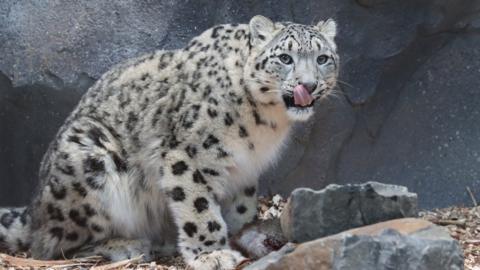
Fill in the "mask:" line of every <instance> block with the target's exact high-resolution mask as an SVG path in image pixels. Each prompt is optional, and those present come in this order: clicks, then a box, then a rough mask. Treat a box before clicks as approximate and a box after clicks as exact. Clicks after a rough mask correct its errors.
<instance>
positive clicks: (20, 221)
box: [0, 207, 31, 252]
mask: <svg viewBox="0 0 480 270" xmlns="http://www.w3.org/2000/svg"><path fill="white" fill-rule="evenodd" d="M30 226H31V218H30V215H29V211H28V210H27V207H7V208H0V251H2V252H19V251H27V250H28V249H29V246H30Z"/></svg>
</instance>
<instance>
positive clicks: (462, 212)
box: [0, 196, 480, 270]
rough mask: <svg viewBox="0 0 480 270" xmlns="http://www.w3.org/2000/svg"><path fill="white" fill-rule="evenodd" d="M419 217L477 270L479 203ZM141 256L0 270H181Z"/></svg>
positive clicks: (12, 261) (22, 258)
mask: <svg viewBox="0 0 480 270" xmlns="http://www.w3.org/2000/svg"><path fill="white" fill-rule="evenodd" d="M259 202H260V203H259V214H258V217H259V218H260V219H269V218H274V217H278V216H279V215H280V213H281V211H282V209H283V206H284V203H285V200H284V199H283V198H281V197H280V196H275V197H273V198H260V199H259ZM420 216H421V218H424V219H426V220H428V221H431V222H433V223H435V224H438V225H441V226H444V227H446V228H447V229H448V231H449V232H450V235H451V236H452V237H453V238H455V239H457V240H458V241H459V243H460V245H461V246H462V247H463V250H464V256H465V257H464V258H465V270H480V206H478V207H470V208H469V207H450V208H444V209H436V210H433V211H421V212H420ZM140 259H141V258H133V259H130V260H125V261H120V262H116V263H110V262H106V261H104V260H102V259H101V258H99V257H90V258H81V259H73V260H56V261H39V260H33V259H30V258H28V255H27V254H1V253H0V269H9V270H10V269H62V270H74V269H75V270H76V269H86V268H90V269H94V270H112V269H145V270H146V269H151V270H184V269H186V266H185V264H184V263H183V261H182V258H181V257H179V256H178V257H170V258H160V259H159V260H157V261H155V262H150V263H139V261H140Z"/></svg>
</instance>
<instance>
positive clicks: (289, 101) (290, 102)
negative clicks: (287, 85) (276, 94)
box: [282, 95, 315, 109]
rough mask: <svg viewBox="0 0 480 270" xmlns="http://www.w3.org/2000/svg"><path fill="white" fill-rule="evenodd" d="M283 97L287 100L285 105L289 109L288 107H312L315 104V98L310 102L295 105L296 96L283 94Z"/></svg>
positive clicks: (284, 100)
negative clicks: (303, 104)
mask: <svg viewBox="0 0 480 270" xmlns="http://www.w3.org/2000/svg"><path fill="white" fill-rule="evenodd" d="M282 98H283V102H285V106H287V109H288V108H298V109H303V108H310V107H312V106H313V104H315V99H314V100H312V102H311V103H310V104H308V105H305V106H301V105H295V98H294V97H293V96H290V95H283V96H282Z"/></svg>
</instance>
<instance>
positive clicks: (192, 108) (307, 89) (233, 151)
mask: <svg viewBox="0 0 480 270" xmlns="http://www.w3.org/2000/svg"><path fill="white" fill-rule="evenodd" d="M336 33H337V26H336V23H335V21H334V20H332V19H328V20H326V21H320V22H318V23H316V24H314V25H304V24H297V23H293V22H273V21H272V20H270V19H268V18H266V17H263V16H260V15H257V16H254V17H253V18H251V20H250V21H249V22H248V23H246V24H222V25H216V26H214V27H212V28H210V29H208V30H206V31H204V32H203V33H201V34H200V35H199V36H197V37H194V38H193V39H191V40H190V41H189V42H188V44H187V45H186V46H185V47H183V48H180V49H176V50H159V51H155V52H153V53H149V54H146V55H144V56H141V57H138V58H135V59H132V60H128V61H126V62H125V63H122V64H119V65H117V66H115V67H113V68H112V69H111V70H110V71H108V72H106V73H105V74H104V75H102V76H101V77H100V79H99V80H98V81H97V82H96V83H95V84H94V85H93V86H92V87H90V89H89V90H88V91H87V92H86V93H85V94H84V96H83V97H82V98H81V100H80V101H79V103H78V105H77V106H76V108H75V109H74V110H73V112H72V113H71V114H70V115H69V116H68V118H67V119H66V121H65V123H64V125H63V126H62V127H61V128H60V130H59V131H58V133H57V135H56V137H55V139H54V140H53V141H52V143H51V144H50V145H49V148H48V150H47V152H46V154H45V155H44V157H43V160H42V162H41V166H40V171H39V185H38V191H37V192H36V194H35V195H34V197H33V199H32V201H31V202H30V204H29V205H28V206H26V207H20V208H1V209H0V249H3V250H6V251H10V252H15V251H21V250H26V251H29V252H30V253H31V255H32V256H33V257H34V258H37V259H54V258H58V257H62V256H80V255H86V254H99V255H102V256H105V257H107V258H109V259H111V260H121V259H125V258H131V257H134V256H138V255H142V254H143V256H144V258H148V257H149V256H150V255H149V254H151V252H152V250H154V249H155V248H156V247H157V248H158V247H160V248H161V247H167V246H169V245H171V246H173V247H174V250H176V251H177V252H178V253H180V254H181V256H182V257H183V259H184V260H185V262H186V263H187V264H188V265H189V266H190V267H191V268H193V269H233V268H235V267H236V265H238V264H239V263H241V262H242V261H243V260H245V257H244V256H243V255H242V254H241V253H240V252H238V251H235V250H233V249H232V248H231V247H230V244H229V236H232V235H234V234H235V233H236V232H238V231H239V230H240V229H241V228H242V227H243V226H244V225H245V224H247V223H249V222H252V221H253V220H254V219H255V217H256V201H257V199H256V194H257V192H258V178H259V176H260V174H261V173H262V172H264V171H265V170H266V169H267V168H268V167H269V166H270V165H271V164H272V163H274V162H276V161H277V160H278V158H279V156H280V152H281V150H282V148H284V147H283V146H284V145H285V142H286V140H287V138H288V136H289V134H290V133H291V130H292V126H293V125H294V123H296V122H302V121H307V120H308V119H311V117H312V115H313V114H314V107H313V105H314V104H315V102H316V101H318V100H321V99H323V98H325V97H328V95H329V93H331V92H332V91H334V88H335V86H336V82H337V77H338V72H339V55H338V54H337V46H336V43H335V40H334V39H335V36H336Z"/></svg>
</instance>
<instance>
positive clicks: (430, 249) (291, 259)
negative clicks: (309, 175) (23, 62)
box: [246, 218, 463, 270]
mask: <svg viewBox="0 0 480 270" xmlns="http://www.w3.org/2000/svg"><path fill="white" fill-rule="evenodd" d="M285 251H287V252H283V250H280V252H277V253H272V254H271V255H269V256H266V257H264V258H263V259H262V260H259V261H258V262H254V263H253V264H251V265H249V266H248V267H247V268H246V269H257V270H263V269H268V270H277V269H290V270H295V269H299V270H300V269H303V270H309V269H311V270H313V269H315V270H317V269H320V270H350V269H351V270H353V269H355V270H367V269H399V270H407V269H417V270H429V269H437V270H447V269H448V270H457V269H458V270H460V269H463V259H462V251H461V249H460V247H459V245H458V244H457V242H456V241H455V240H454V239H452V238H450V236H449V235H448V233H447V232H446V231H445V230H444V229H443V228H441V227H438V226H436V225H434V224H432V223H429V222H427V221H424V220H420V219H412V218H407V219H398V220H392V221H387V222H382V223H378V224H374V225H370V226H366V227H362V228H357V229H353V230H350V231H347V232H343V233H340V234H337V235H333V236H330V237H326V238H321V239H318V240H314V241H310V242H306V243H303V244H300V245H298V246H297V247H296V248H295V250H293V251H292V250H291V248H290V249H288V250H287V249H285Z"/></svg>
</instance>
